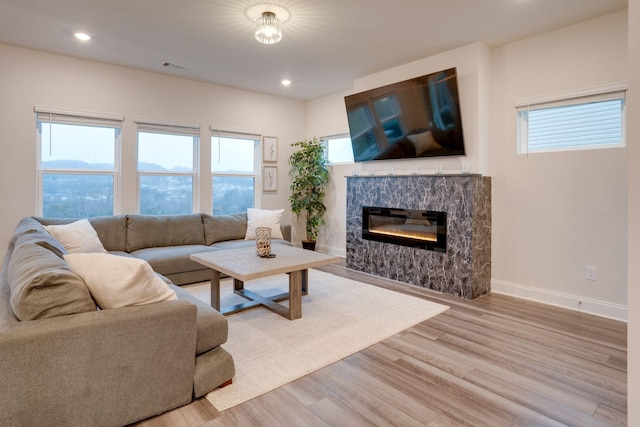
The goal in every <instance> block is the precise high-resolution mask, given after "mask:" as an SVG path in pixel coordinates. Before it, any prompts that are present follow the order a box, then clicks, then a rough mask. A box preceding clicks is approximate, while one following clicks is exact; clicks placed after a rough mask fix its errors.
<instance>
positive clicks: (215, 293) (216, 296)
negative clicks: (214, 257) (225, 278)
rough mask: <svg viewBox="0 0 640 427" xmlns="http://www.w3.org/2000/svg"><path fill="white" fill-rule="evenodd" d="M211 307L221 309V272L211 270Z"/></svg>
mask: <svg viewBox="0 0 640 427" xmlns="http://www.w3.org/2000/svg"><path fill="white" fill-rule="evenodd" d="M211 307H213V308H215V309H216V310H218V311H220V272H219V271H215V270H211Z"/></svg>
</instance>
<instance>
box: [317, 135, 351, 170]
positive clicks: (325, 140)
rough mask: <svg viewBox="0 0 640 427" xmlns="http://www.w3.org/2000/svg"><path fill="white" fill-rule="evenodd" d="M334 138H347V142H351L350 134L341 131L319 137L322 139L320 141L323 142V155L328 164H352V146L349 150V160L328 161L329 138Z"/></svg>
mask: <svg viewBox="0 0 640 427" xmlns="http://www.w3.org/2000/svg"><path fill="white" fill-rule="evenodd" d="M334 139H348V140H349V143H350V144H351V136H350V135H349V134H348V133H341V134H337V135H329V136H323V137H320V140H321V141H322V143H323V144H324V150H325V157H326V158H327V162H328V163H329V165H352V164H354V163H355V159H354V156H353V147H352V151H351V159H352V160H351V161H342V162H330V161H329V152H330V150H329V141H330V140H334Z"/></svg>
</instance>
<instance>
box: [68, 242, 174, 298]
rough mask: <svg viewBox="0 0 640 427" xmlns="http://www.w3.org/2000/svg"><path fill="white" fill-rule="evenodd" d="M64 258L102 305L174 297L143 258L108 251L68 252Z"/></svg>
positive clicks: (167, 286) (172, 292)
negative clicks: (113, 253) (108, 252)
mask: <svg viewBox="0 0 640 427" xmlns="http://www.w3.org/2000/svg"><path fill="white" fill-rule="evenodd" d="M64 259H65V261H67V263H68V264H69V266H70V267H71V270H73V272H75V273H76V274H77V275H79V276H80V277H81V278H82V280H84V282H85V283H86V285H87V287H88V288H89V291H90V292H91V295H92V296H93V298H94V299H95V301H96V303H97V304H98V306H99V307H100V308H102V309H109V308H119V307H127V306H131V305H143V304H151V303H154V302H162V301H169V300H175V299H177V297H176V293H175V292H174V291H173V290H172V289H171V288H170V287H169V285H168V284H167V283H165V282H164V280H162V279H161V278H160V277H159V276H157V275H156V274H155V273H154V272H153V270H152V269H151V266H150V265H149V263H147V262H146V261H144V260H141V259H136V258H131V257H121V256H117V255H112V254H107V253H78V254H69V255H65V256H64Z"/></svg>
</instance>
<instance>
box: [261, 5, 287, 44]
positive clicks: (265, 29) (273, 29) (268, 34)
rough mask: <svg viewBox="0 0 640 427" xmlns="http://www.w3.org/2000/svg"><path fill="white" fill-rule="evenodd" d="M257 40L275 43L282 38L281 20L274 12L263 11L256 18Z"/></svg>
mask: <svg viewBox="0 0 640 427" xmlns="http://www.w3.org/2000/svg"><path fill="white" fill-rule="evenodd" d="M256 40H258V41H259V42H260V43H263V44H275V43H278V42H279V41H280V40H282V30H281V29H280V21H279V20H278V18H276V14H275V13H273V12H268V11H267V12H262V16H261V17H260V18H258V19H257V20H256Z"/></svg>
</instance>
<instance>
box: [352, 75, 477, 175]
mask: <svg viewBox="0 0 640 427" xmlns="http://www.w3.org/2000/svg"><path fill="white" fill-rule="evenodd" d="M344 100H345V106H346V109H347V118H348V121H349V133H350V135H351V145H352V148H353V158H354V160H355V161H356V162H366V161H370V160H388V159H406V158H425V157H435V156H464V155H465V149H464V136H463V134H462V119H461V117H460V102H459V99H458V79H457V76H456V69H455V68H450V69H448V70H443V71H439V72H436V73H430V74H427V75H424V76H421V77H416V78H413V79H409V80H405V81H402V82H398V83H394V84H390V85H387V86H383V87H379V88H376V89H372V90H368V91H365V92H360V93H356V94H354V95H348V96H346V97H345V98H344Z"/></svg>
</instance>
